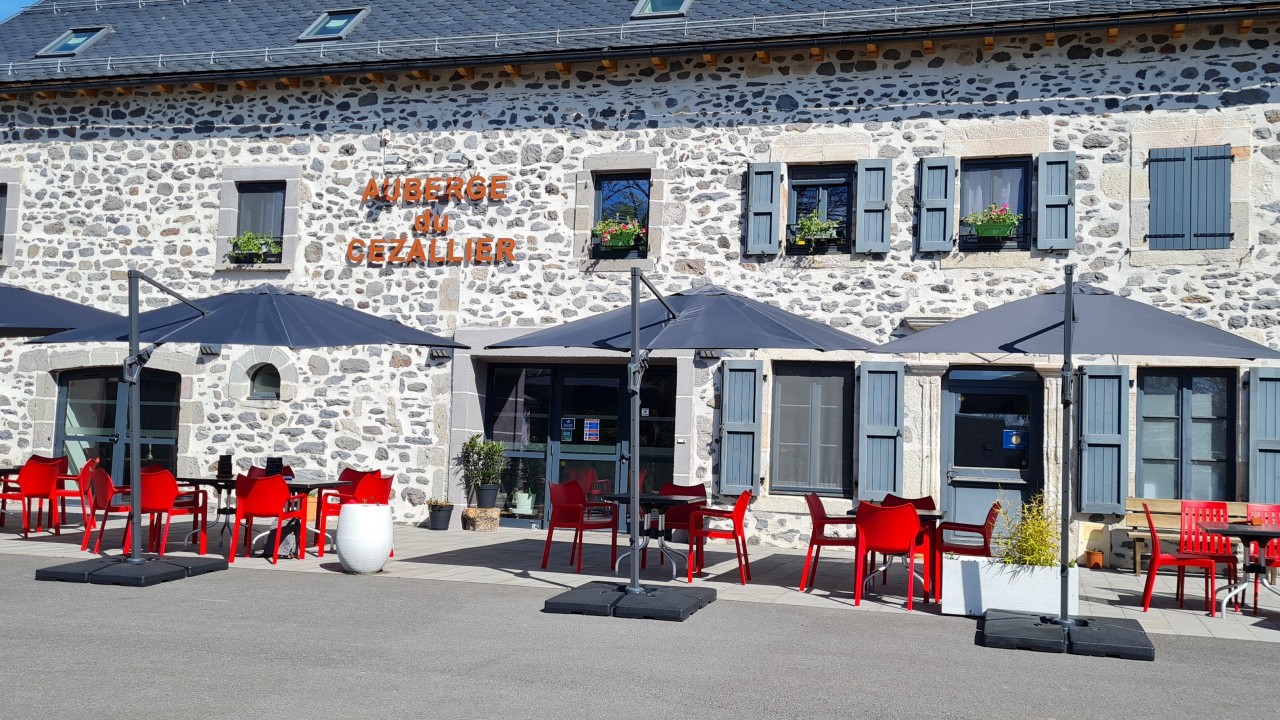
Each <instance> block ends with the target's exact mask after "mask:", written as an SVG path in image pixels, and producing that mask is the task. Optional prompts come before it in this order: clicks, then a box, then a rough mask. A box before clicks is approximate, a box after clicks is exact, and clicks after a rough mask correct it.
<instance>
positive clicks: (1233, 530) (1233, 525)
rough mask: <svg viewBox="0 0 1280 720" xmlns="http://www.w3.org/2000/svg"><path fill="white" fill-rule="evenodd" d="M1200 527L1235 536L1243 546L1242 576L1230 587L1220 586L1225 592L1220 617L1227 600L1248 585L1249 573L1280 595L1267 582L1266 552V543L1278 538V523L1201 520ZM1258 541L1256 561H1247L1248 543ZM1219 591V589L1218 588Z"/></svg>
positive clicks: (1225, 609)
mask: <svg viewBox="0 0 1280 720" xmlns="http://www.w3.org/2000/svg"><path fill="white" fill-rule="evenodd" d="M1200 529H1201V530H1204V531H1205V532H1207V533H1213V534H1215V535H1225V536H1227V537H1230V538H1236V539H1237V540H1239V541H1240V543H1241V544H1242V545H1243V546H1244V568H1243V569H1244V577H1243V579H1242V580H1241V581H1240V582H1238V583H1236V584H1235V585H1232V586H1230V587H1226V588H1222V590H1226V591H1227V594H1226V595H1224V596H1223V598H1222V617H1226V616H1227V602H1228V601H1230V600H1231V598H1233V597H1235V596H1236V595H1240V596H1243V595H1244V591H1245V589H1247V588H1248V587H1249V573H1253V574H1254V575H1256V576H1257V577H1258V579H1259V580H1260V581H1261V582H1262V585H1263V586H1264V587H1266V588H1267V589H1268V590H1270V591H1271V592H1272V593H1274V594H1276V595H1280V590H1277V589H1276V587H1275V586H1274V585H1272V584H1271V583H1269V582H1267V566H1266V552H1267V543H1268V542H1270V541H1271V540H1274V539H1276V538H1280V525H1251V524H1249V523H1248V522H1226V523H1223V522H1202V523H1200ZM1252 542H1257V543H1258V562H1256V563H1251V562H1249V544H1250V543H1252ZM1219 592H1221V590H1219Z"/></svg>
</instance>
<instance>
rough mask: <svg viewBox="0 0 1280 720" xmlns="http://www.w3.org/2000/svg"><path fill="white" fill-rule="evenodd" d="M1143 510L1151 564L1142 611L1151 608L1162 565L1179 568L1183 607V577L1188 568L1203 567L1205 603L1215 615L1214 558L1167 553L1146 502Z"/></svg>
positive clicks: (1179, 599)
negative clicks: (1148, 538) (1149, 533)
mask: <svg viewBox="0 0 1280 720" xmlns="http://www.w3.org/2000/svg"><path fill="white" fill-rule="evenodd" d="M1142 510H1143V512H1145V513H1146V514H1147V527H1148V528H1149V529H1150V530H1151V564H1150V565H1148V566H1147V585H1146V588H1145V589H1144V590H1143V591H1142V612H1146V611H1147V610H1149V609H1151V592H1152V591H1153V590H1155V587H1156V573H1157V572H1159V570H1160V568H1162V567H1168V566H1171V567H1176V568H1178V589H1177V598H1178V607H1182V601H1183V594H1182V588H1183V579H1184V577H1185V576H1186V570H1187V568H1189V567H1191V568H1197V567H1198V568H1203V569H1204V604H1205V608H1207V609H1208V610H1209V617H1213V596H1214V588H1213V585H1214V579H1215V576H1216V575H1217V568H1218V566H1217V564H1216V563H1215V562H1214V561H1213V558H1210V557H1207V556H1205V555H1200V554H1198V553H1184V552H1181V551H1179V552H1176V553H1167V552H1164V551H1162V550H1161V549H1160V548H1161V546H1160V534H1159V533H1158V532H1156V521H1155V520H1153V519H1152V518H1151V508H1150V507H1148V506H1147V504H1146V503H1142Z"/></svg>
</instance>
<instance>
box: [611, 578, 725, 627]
mask: <svg viewBox="0 0 1280 720" xmlns="http://www.w3.org/2000/svg"><path fill="white" fill-rule="evenodd" d="M644 590H645V592H642V593H636V594H627V595H625V596H623V598H622V599H621V600H619V601H618V604H617V605H615V606H614V608H613V616H614V617H620V618H637V619H646V620H670V621H674V622H684V621H685V620H688V619H689V616H690V615H692V614H694V613H695V612H697V611H699V610H701V609H702V608H704V607H706V606H707V605H709V604H711V603H713V602H715V600H716V591H715V590H714V589H713V588H706V587H665V586H664V587H646V588H644Z"/></svg>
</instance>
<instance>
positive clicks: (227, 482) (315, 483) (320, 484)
mask: <svg viewBox="0 0 1280 720" xmlns="http://www.w3.org/2000/svg"><path fill="white" fill-rule="evenodd" d="M178 482H185V483H193V484H195V485H206V486H209V487H215V488H218V489H223V488H232V487H235V484H236V480H235V478H186V477H181V478H178ZM284 484H285V485H287V486H288V487H289V489H290V490H292V491H294V492H297V491H299V490H305V491H307V492H310V491H312V490H324V489H326V488H335V487H338V486H339V485H346V484H347V483H345V482H343V481H341V480H298V479H294V480H285V482H284Z"/></svg>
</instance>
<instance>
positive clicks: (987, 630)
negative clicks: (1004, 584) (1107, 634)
mask: <svg viewBox="0 0 1280 720" xmlns="http://www.w3.org/2000/svg"><path fill="white" fill-rule="evenodd" d="M978 644H979V645H982V646H983V647H990V648H1003V649H1006V650H1034V651H1036V652H1053V653H1065V652H1066V651H1067V640H1066V636H1065V635H1064V634H1063V632H1062V628H1061V627H1059V626H1058V625H1054V624H1052V623H1051V622H1049V618H1046V617H1043V616H1041V615H1033V614H1028V613H1020V612H1013V611H1011V610H988V611H987V614H986V616H985V617H984V618H983V620H982V622H981V623H980V624H979V626H978Z"/></svg>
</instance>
